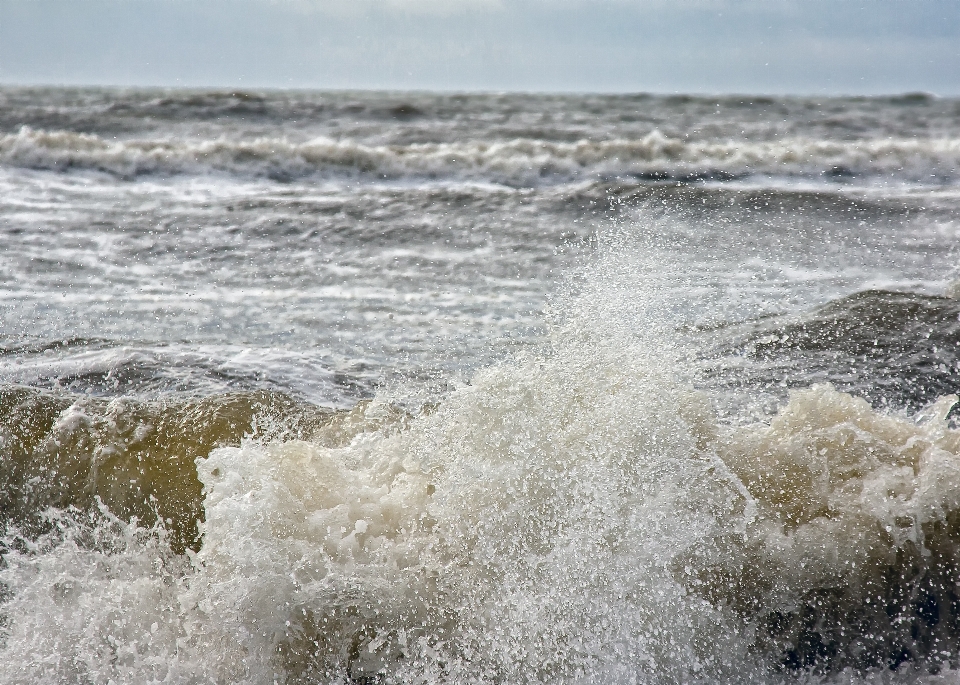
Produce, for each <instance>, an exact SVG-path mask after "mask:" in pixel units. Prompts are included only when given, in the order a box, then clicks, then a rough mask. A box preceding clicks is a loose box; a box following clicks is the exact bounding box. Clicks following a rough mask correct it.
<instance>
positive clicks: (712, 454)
mask: <svg viewBox="0 0 960 685" xmlns="http://www.w3.org/2000/svg"><path fill="white" fill-rule="evenodd" d="M0 241H2V243H0V244H2V249H0V484H2V487H0V526H2V539H0V558H2V561H0V657H2V658H0V682H2V683H11V684H13V683H24V684H26V683H118V684H119V683H197V684H199V683H224V684H226V683H248V684H250V685H261V684H271V683H290V684H294V683H343V684H346V683H363V684H364V685H370V684H371V683H383V684H384V685H387V684H392V683H396V684H404V685H406V684H411V685H412V684H414V683H423V684H428V683H430V684H432V683H437V684H440V683H450V684H458V683H471V684H476V685H481V684H494V683H496V684H503V685H508V684H518V683H529V684H532V683H551V684H563V683H568V684H571V685H572V684H574V683H577V684H580V683H604V684H610V683H624V684H626V683H650V684H659V683H718V682H725V683H726V682H731V683H811V682H829V683H912V682H917V681H920V682H941V681H942V682H956V680H957V679H958V678H960V427H958V417H960V407H958V405H957V393H958V392H960V251H958V249H957V245H958V244H960V101H957V100H950V99H941V98H935V97H930V96H925V95H920V94H917V95H905V96H900V97H889V98H847V99H843V98H832V99H810V98H775V99H774V98H743V97H732V96H729V97H719V98H707V97H702V98H695V97H663V96H648V95H638V96H585V95H584V96H573V95H570V96H559V95H558V96H549V95H542V96H540V95H538V96H533V95H482V94H477V95H431V94H422V93H349V92H339V93H307V92H279V91H278V92H263V93H254V92H226V91H224V92H219V91H218V92H205V91H119V90H92V89H88V90H66V89H11V88H7V89H0Z"/></svg>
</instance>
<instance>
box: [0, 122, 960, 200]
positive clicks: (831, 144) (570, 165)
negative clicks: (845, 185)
mask: <svg viewBox="0 0 960 685" xmlns="http://www.w3.org/2000/svg"><path fill="white" fill-rule="evenodd" d="M0 164H2V165H5V166H10V167H17V168H28V169H43V170H51V171H61V172H62V171H70V170H87V171H98V172H105V173H108V174H112V175H115V176H118V177H120V178H127V179H133V178H136V177H138V176H142V175H151V174H152V175H171V174H205V173H227V174H233V175H238V176H243V177H255V178H256V177H262V178H271V179H277V180H292V179H297V178H310V177H320V178H340V177H348V178H349V177H360V178H372V179H432V178H454V179H460V180H471V179H474V180H477V181H498V182H502V183H506V184H516V185H530V184H537V183H541V182H544V181H550V180H554V181H570V180H587V179H595V178H598V177H599V178H617V177H627V178H630V177H632V178H638V179H641V180H644V179H645V180H676V179H681V180H708V179H718V180H729V179H733V178H739V177H744V176H751V175H755V174H761V175H775V176H788V177H790V176H794V177H813V178H828V179H829V178H838V177H844V176H866V177H870V176H878V175H889V174H894V175H896V176H898V177H900V178H902V179H903V180H914V181H924V182H929V181H930V179H931V177H933V178H935V179H939V180H940V182H949V181H951V180H954V179H955V177H956V172H957V168H958V165H960V141H958V140H957V139H956V138H946V137H944V138H928V139H886V138H885V139H868V140H855V141H843V140H834V141H830V140H817V139H808V138H792V139H790V138H788V139H781V140H775V141H766V142H764V141H760V142H746V141H739V142H738V141H734V140H728V141H687V140H684V139H682V138H672V137H668V136H666V135H664V134H663V133H661V132H660V131H657V130H654V131H653V132H651V133H648V134H646V135H644V136H643V137H639V138H634V139H610V140H602V141H591V140H587V139H582V140H577V141H573V142H561V141H553V140H549V139H536V138H514V139H507V140H502V141H493V142H480V141H477V142H430V143H428V142H422V143H409V144H397V143H394V144H386V145H377V144H371V143H364V142H359V141H352V140H349V139H342V140H341V139H334V138H326V137H318V138H314V139H313V140H309V141H304V142H295V141H292V140H288V139H286V138H271V137H261V138H254V139H243V140H236V139H231V138H228V137H220V138H216V139H208V140H199V141H197V142H193V141H190V142H188V141H183V140H168V139H162V138H156V139H151V138H131V139H125V140H119V141H118V140H108V139H106V138H103V137H100V136H98V135H96V134H93V133H78V132H72V131H68V130H35V129H32V128H29V127H26V126H25V127H21V128H20V130H19V131H17V132H16V133H7V134H4V135H0Z"/></svg>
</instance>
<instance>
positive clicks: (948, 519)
mask: <svg viewBox="0 0 960 685" xmlns="http://www.w3.org/2000/svg"><path fill="white" fill-rule="evenodd" d="M635 247H636V243H631V242H630V241H628V240H625V239H622V238H618V239H617V240H613V241H610V242H604V243H603V244H602V245H601V251H600V255H599V257H598V261H597V263H596V264H595V265H594V266H593V267H591V268H590V269H588V270H587V272H586V274H585V277H584V279H583V281H582V283H581V287H580V288H579V292H578V293H577V294H576V295H571V296H570V297H569V299H567V300H565V301H563V302H562V303H561V304H560V305H558V307H559V309H560V310H561V311H562V315H560V316H558V317H557V320H556V323H555V325H554V328H553V330H552V331H551V333H550V344H549V345H548V346H546V347H545V348H544V349H541V350H539V351H533V350H531V351H526V352H521V353H519V354H517V355H516V356H515V358H514V359H512V360H509V361H505V362H503V363H500V364H497V365H493V366H491V367H489V368H486V369H483V370H481V371H478V372H477V373H476V374H475V375H474V376H473V378H472V380H471V382H470V383H469V384H467V385H463V386H461V387H459V388H457V389H456V390H454V391H452V392H451V393H449V394H448V395H447V396H446V397H444V399H443V401H442V402H441V403H440V404H439V406H437V407H436V408H434V409H431V410H428V411H424V412H422V413H421V414H420V415H419V416H417V417H415V418H412V419H411V418H409V417H406V416H404V415H403V414H400V413H397V412H396V411H395V410H394V409H392V407H391V405H390V404H389V403H386V402H383V401H379V402H374V403H372V404H370V405H367V406H365V407H364V409H363V411H362V412H359V413H358V414H357V415H355V416H354V419H353V420H352V424H351V426H352V427H350V428H349V430H346V431H345V432H342V433H339V434H338V435H340V438H338V439H336V440H331V439H323V438H322V437H316V436H314V437H313V438H311V439H307V440H287V441H278V440H274V441H269V440H262V439H261V440H257V439H250V438H248V439H247V440H245V441H242V442H241V444H239V445H238V446H227V447H219V448H217V449H214V450H213V451H212V452H211V453H210V455H209V456H208V457H207V458H203V457H201V458H199V459H197V460H196V469H197V471H196V473H197V474H198V476H199V480H200V482H201V483H202V485H203V492H204V499H203V509H204V513H205V520H204V522H203V523H202V525H201V527H200V530H201V532H202V544H201V546H200V548H199V551H197V552H195V553H194V552H192V551H189V552H185V553H184V554H183V555H173V554H171V552H170V550H169V546H168V542H167V539H166V537H165V536H166V532H165V531H164V529H163V527H162V526H160V525H159V524H158V525H156V526H154V527H152V528H151V527H149V526H147V527H144V526H142V525H139V524H138V522H137V521H132V522H127V521H123V520H120V519H117V518H116V517H115V516H114V515H113V514H112V513H111V512H109V511H107V510H105V509H103V508H97V509H96V510H94V511H92V512H91V513H90V514H83V513H82V512H79V511H76V510H72V511H71V510H67V511H59V512H58V511H55V510H50V511H48V512H47V513H46V514H45V516H46V518H47V520H48V522H49V524H50V526H49V530H48V531H47V532H45V533H43V534H42V535H40V536H29V535H24V534H21V533H19V532H18V530H17V528H16V526H9V527H8V530H7V534H6V537H5V541H4V568H3V570H2V571H0V582H2V583H3V584H4V588H5V590H4V592H5V602H4V605H3V615H4V620H5V623H4V637H3V640H4V642H3V652H4V659H3V660H2V662H0V681H2V682H5V683H7V682H9V683H32V682H71V683H72V682H109V681H111V680H112V681H114V682H118V683H119V682H129V683H134V682H138V683H139V682H169V683H184V682H187V683H189V682H198V683H199V682H210V681H213V682H221V683H251V684H258V685H259V684H260V683H271V682H274V681H278V682H288V683H297V682H304V683H306V682H346V681H354V682H375V681H383V682H390V683H417V682H421V683H514V682H520V683H547V682H549V683H592V682H596V683H600V682H604V683H608V682H617V683H619V682H631V683H690V682H705V683H706V682H718V681H722V682H767V683H769V682H778V681H793V680H797V679H798V678H799V679H803V678H806V677H814V676H818V675H819V676H823V677H826V678H839V679H845V680H847V681H850V680H858V679H867V680H869V679H871V678H875V677H879V675H878V674H881V673H882V672H887V673H890V672H891V671H890V669H899V670H898V673H900V674H904V676H903V677H906V675H905V673H906V671H907V670H909V669H914V671H915V672H916V673H920V674H922V673H926V674H927V677H932V676H930V672H931V671H932V670H937V669H941V670H943V671H944V672H947V671H949V669H950V668H952V667H955V666H956V663H955V660H956V658H957V654H956V651H955V647H954V645H955V644H956V642H957V635H958V630H957V622H956V620H955V609H954V607H955V606H956V603H957V600H956V599H955V587H956V583H957V580H958V574H957V565H956V562H955V554H956V553H955V552H954V549H955V541H958V540H960V533H958V530H957V520H958V516H960V514H958V512H960V437H958V436H960V432H958V431H957V430H955V429H953V428H951V427H950V425H949V422H948V413H949V411H950V409H951V406H952V405H953V403H954V402H955V398H946V399H944V400H942V401H941V402H939V403H938V404H936V405H934V406H933V407H931V408H929V409H928V410H927V411H925V412H920V413H918V414H915V415H914V416H910V417H908V416H906V415H902V416H897V415H892V414H889V413H883V412H881V411H877V410H875V409H873V408H871V407H870V406H869V405H868V404H867V403H866V402H864V401H863V400H860V399H856V398H853V397H851V396H850V395H846V394H843V393H840V392H838V391H836V390H834V389H833V388H831V387H829V386H827V385H818V386H814V387H812V388H809V389H806V390H802V391H799V392H796V393H794V394H793V395H792V396H791V398H790V400H789V402H788V403H787V404H786V405H785V406H784V407H782V408H781V410H780V412H779V413H778V414H777V416H775V417H773V418H772V419H771V420H769V421H763V422H760V423H759V424H750V425H746V426H734V425H726V424H721V423H720V422H718V421H717V419H716V417H715V416H714V413H713V410H712V408H711V406H710V401H709V399H708V397H707V396H706V395H704V394H702V393H700V392H698V391H696V390H694V389H693V388H692V387H690V386H689V385H688V384H687V383H686V382H685V381H683V380H682V378H681V373H680V371H681V369H682V365H683V358H684V357H683V355H684V354H685V352H684V348H683V346H682V345H681V344H679V342H677V341H676V336H677V335H678V334H676V333H674V332H671V331H672V323H671V321H672V318H671V314H670V312H671V311H673V310H674V309H675V304H671V303H670V301H669V300H668V298H665V297H664V296H663V289H662V287H661V286H662V283H661V281H660V280H658V279H662V278H664V277H666V276H664V269H662V268H660V269H659V270H657V269H655V268H654V266H655V262H656V254H655V251H649V252H645V251H643V250H636V249H633V248H635ZM652 262H653V263H652ZM657 274H660V276H657ZM347 423H351V422H349V421H348V422H347Z"/></svg>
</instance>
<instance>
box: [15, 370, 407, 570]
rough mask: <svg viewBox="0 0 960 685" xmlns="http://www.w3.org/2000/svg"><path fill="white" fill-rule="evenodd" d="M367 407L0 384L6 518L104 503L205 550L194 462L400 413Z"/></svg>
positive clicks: (344, 436)
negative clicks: (152, 397) (108, 395)
mask: <svg viewBox="0 0 960 685" xmlns="http://www.w3.org/2000/svg"><path fill="white" fill-rule="evenodd" d="M367 404H368V403H366V402H363V403H360V404H359V405H358V406H357V407H356V408H355V409H353V410H352V411H335V410H328V409H322V408H319V407H316V406H314V405H311V404H305V403H300V402H297V401H295V400H293V399H291V398H290V397H288V396H286V395H283V394H281V393H271V392H265V391H259V392H234V393H227V394H221V395H214V396H209V397H205V398H203V399H190V400H176V399H169V400H156V401H147V400H137V399H133V398H117V399H99V398H91V397H81V396H76V395H66V394H63V393H52V392H45V391H41V390H37V389H33V388H29V387H24V386H6V387H3V388H0V446H2V449H3V454H4V459H3V461H2V462H0V511H2V512H3V519H2V523H3V524H4V525H15V526H16V527H18V528H19V529H20V530H21V531H23V532H26V531H29V530H33V531H34V533H36V532H37V531H39V530H41V529H43V527H44V524H43V521H44V518H43V516H44V513H45V512H46V511H47V510H48V508H50V507H53V508H55V509H59V510H67V509H78V510H82V511H94V510H96V509H97V508H98V507H99V506H101V505H102V506H103V507H105V508H106V509H107V510H109V511H110V512H111V514H112V515H114V516H117V517H119V518H120V519H123V520H129V519H131V518H134V517H135V518H136V520H137V521H138V522H139V525H141V526H146V527H150V526H153V525H155V524H156V523H157V521H158V520H159V521H160V525H161V526H162V527H165V528H166V529H167V533H168V535H169V542H170V544H171V546H172V548H173V549H174V551H176V552H181V553H182V552H183V551H184V550H185V549H188V548H192V549H198V548H199V546H200V541H201V538H200V533H199V531H198V524H199V523H200V522H202V520H203V493H202V485H201V483H200V481H199V479H198V477H197V473H196V466H195V462H196V460H197V459H201V458H205V457H206V456H207V455H208V454H209V453H210V452H211V451H212V450H214V449H216V448H219V447H225V446H239V445H240V444H241V442H242V441H244V440H281V439H286V440H290V439H305V438H310V439H312V440H314V441H319V442H320V443H323V444H339V443H341V442H343V441H344V440H348V439H349V438H350V437H351V436H352V434H353V433H355V432H356V431H358V430H361V429H362V427H367V428H370V427H371V426H379V425H382V424H383V423H384V422H385V421H388V422H389V421H398V420H400V418H401V414H400V413H399V412H392V413H391V412H388V413H387V414H385V415H382V416H381V417H380V418H379V419H376V420H374V419H372V418H366V417H365V411H366V407H367Z"/></svg>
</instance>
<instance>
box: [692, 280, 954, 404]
mask: <svg viewBox="0 0 960 685" xmlns="http://www.w3.org/2000/svg"><path fill="white" fill-rule="evenodd" d="M715 333H719V334H720V336H719V341H718V343H717V344H715V345H714V346H712V347H711V348H710V349H709V351H708V352H707V353H706V356H707V357H710V358H712V359H714V360H717V362H718V363H717V364H716V365H714V366H712V367H711V368H709V371H708V372H707V374H706V375H707V377H710V378H712V379H713V380H715V381H716V380H719V381H720V382H721V383H729V384H739V385H743V386H747V387H753V388H776V387H777V386H783V387H796V386H803V385H808V384H810V383H811V382H829V383H831V384H833V385H834V386H835V387H837V388H839V389H842V390H844V391H846V392H852V393H855V394H857V395H860V396H862V397H865V398H867V399H868V400H870V401H871V402H872V403H873V404H874V405H876V406H892V407H898V408H908V409H910V410H911V411H918V410H920V409H921V408H923V407H925V406H927V405H929V404H931V403H932V402H934V401H935V400H936V399H937V398H938V397H940V396H943V395H950V394H954V393H957V392H960V380H958V379H960V376H958V374H960V302H958V301H957V300H956V299H953V298H948V297H938V296H932V295H923V294H919V293H910V292H893V291H885V290H867V291H863V292H859V293H855V294H853V295H849V296H847V297H843V298H841V299H838V300H834V301H833V302H830V303H828V304H826V305H824V306H822V307H819V308H817V309H815V310H813V311H811V312H808V313H806V314H803V315H801V316H788V317H771V318H768V319H763V320H760V321H756V322H750V323H747V324H743V325H740V326H737V327H732V328H731V329H728V330H721V331H715ZM743 360H748V361H746V363H744V361H743Z"/></svg>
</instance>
